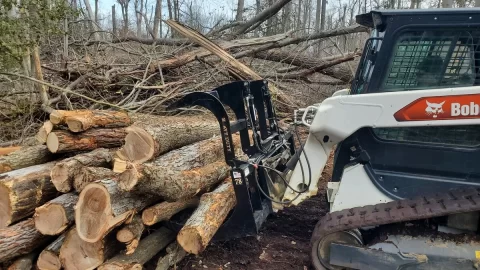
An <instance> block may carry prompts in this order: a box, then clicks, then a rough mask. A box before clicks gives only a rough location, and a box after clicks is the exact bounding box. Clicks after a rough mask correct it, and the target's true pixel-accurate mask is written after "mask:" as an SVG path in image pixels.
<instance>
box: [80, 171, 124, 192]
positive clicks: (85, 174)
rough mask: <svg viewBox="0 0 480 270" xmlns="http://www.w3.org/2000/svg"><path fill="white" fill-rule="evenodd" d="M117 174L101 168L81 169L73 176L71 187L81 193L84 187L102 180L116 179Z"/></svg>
mask: <svg viewBox="0 0 480 270" xmlns="http://www.w3.org/2000/svg"><path fill="white" fill-rule="evenodd" d="M117 177H118V174H117V173H115V172H113V171H112V170H110V169H108V168H103V167H82V168H81V169H80V171H79V172H78V173H77V175H75V178H74V181H73V187H74V188H75V190H76V191H77V192H82V190H83V189H84V188H85V186H86V185H88V184H89V183H93V182H96V181H100V180H104V179H116V178H117Z"/></svg>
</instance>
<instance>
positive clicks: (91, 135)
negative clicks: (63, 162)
mask: <svg viewBox="0 0 480 270" xmlns="http://www.w3.org/2000/svg"><path fill="white" fill-rule="evenodd" d="M126 135H127V132H126V130H125V128H109V129H91V130H87V131H85V132H83V133H80V134H73V133H70V132H67V131H54V132H51V133H50V134H48V138H47V147H48V150H49V151H50V152H52V153H68V152H75V151H91V150H94V149H97V148H101V147H103V148H115V147H120V146H121V145H123V142H124V140H125V136H126Z"/></svg>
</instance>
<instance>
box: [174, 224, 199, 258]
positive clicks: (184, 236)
mask: <svg viewBox="0 0 480 270" xmlns="http://www.w3.org/2000/svg"><path fill="white" fill-rule="evenodd" d="M177 241H178V243H179V244H180V246H182V248H183V249H184V250H185V251H186V252H188V253H192V254H196V255H197V254H199V253H200V252H202V251H203V250H205V248H206V247H205V246H203V244H202V243H203V238H202V236H201V235H200V233H199V231H198V230H196V229H195V228H185V227H184V228H182V230H181V231H180V232H179V233H178V236H177Z"/></svg>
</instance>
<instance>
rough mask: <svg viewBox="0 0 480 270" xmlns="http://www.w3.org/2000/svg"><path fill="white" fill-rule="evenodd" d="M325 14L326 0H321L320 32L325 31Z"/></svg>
mask: <svg viewBox="0 0 480 270" xmlns="http://www.w3.org/2000/svg"><path fill="white" fill-rule="evenodd" d="M365 1H366V0H365ZM365 3H366V2H365ZM326 14H327V0H322V15H321V19H320V30H321V31H323V30H325V16H326Z"/></svg>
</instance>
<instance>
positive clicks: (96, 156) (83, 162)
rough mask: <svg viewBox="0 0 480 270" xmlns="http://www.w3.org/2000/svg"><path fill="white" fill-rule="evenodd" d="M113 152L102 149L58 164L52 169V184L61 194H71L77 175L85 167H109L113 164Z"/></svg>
mask: <svg viewBox="0 0 480 270" xmlns="http://www.w3.org/2000/svg"><path fill="white" fill-rule="evenodd" d="M112 154H113V152H112V151H110V150H108V149H105V148H100V149H96V150H93V151H92V152H89V153H84V154H80V155H76V156H74V157H71V158H67V159H64V160H63V161H60V162H58V163H57V164H56V165H55V167H53V169H52V173H51V176H52V182H53V184H54V185H55V187H56V188H57V190H58V191H60V192H64V193H66V192H70V191H71V190H72V187H73V181H74V177H75V175H76V174H78V173H79V172H80V169H81V168H82V167H84V166H92V167H107V166H109V165H110V163H111V162H112Z"/></svg>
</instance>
